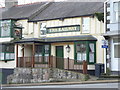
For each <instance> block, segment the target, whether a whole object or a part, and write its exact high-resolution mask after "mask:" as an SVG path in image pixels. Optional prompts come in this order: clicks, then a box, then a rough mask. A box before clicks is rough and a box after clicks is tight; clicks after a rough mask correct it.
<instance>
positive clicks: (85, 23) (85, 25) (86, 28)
mask: <svg viewBox="0 0 120 90" xmlns="http://www.w3.org/2000/svg"><path fill="white" fill-rule="evenodd" d="M89 32H90V18H89V17H83V18H82V33H89Z"/></svg>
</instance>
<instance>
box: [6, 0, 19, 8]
mask: <svg viewBox="0 0 120 90" xmlns="http://www.w3.org/2000/svg"><path fill="white" fill-rule="evenodd" d="M15 5H18V0H5V8H11V7H13V6H15Z"/></svg>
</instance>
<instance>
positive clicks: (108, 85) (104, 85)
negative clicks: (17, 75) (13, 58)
mask: <svg viewBox="0 0 120 90" xmlns="http://www.w3.org/2000/svg"><path fill="white" fill-rule="evenodd" d="M119 84H120V83H119ZM4 88H118V83H98V84H73V85H40V86H18V87H3V89H4ZM119 88H120V87H119Z"/></svg>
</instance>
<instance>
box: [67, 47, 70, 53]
mask: <svg viewBox="0 0 120 90" xmlns="http://www.w3.org/2000/svg"><path fill="white" fill-rule="evenodd" d="M66 50H67V52H68V53H69V52H70V46H69V45H67V47H66Z"/></svg>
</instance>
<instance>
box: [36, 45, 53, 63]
mask: <svg viewBox="0 0 120 90" xmlns="http://www.w3.org/2000/svg"><path fill="white" fill-rule="evenodd" d="M45 45H49V52H48V53H45ZM39 46H42V52H41V54H42V56H41V57H43V59H42V62H41V63H42V64H48V62H45V58H44V57H45V54H49V55H48V56H50V55H51V45H50V44H43V45H39ZM38 56H39V55H38Z"/></svg>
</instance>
